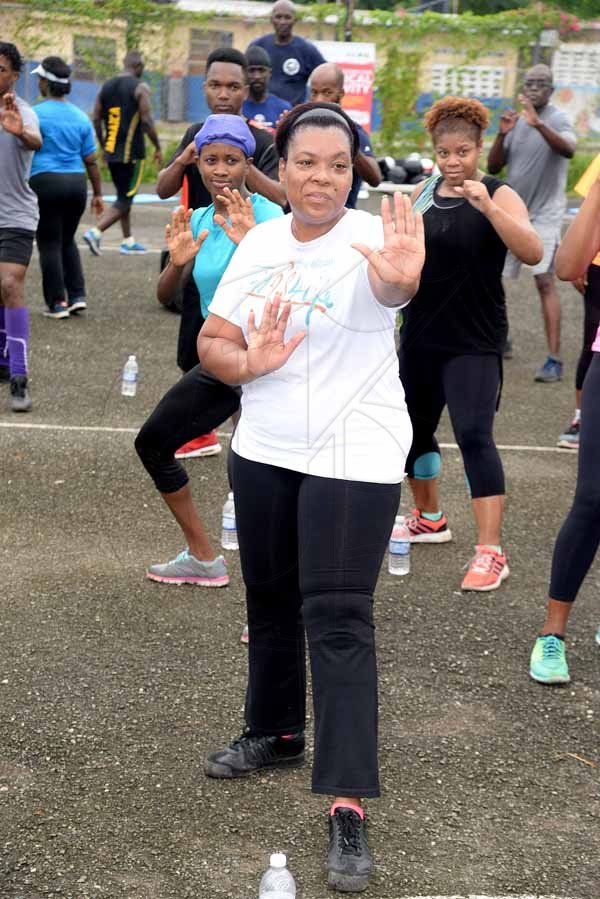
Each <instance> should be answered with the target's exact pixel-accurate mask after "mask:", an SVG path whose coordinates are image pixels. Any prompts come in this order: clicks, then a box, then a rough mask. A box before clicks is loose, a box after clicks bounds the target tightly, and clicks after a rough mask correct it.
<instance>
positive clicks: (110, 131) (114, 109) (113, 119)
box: [104, 106, 121, 153]
mask: <svg viewBox="0 0 600 899" xmlns="http://www.w3.org/2000/svg"><path fill="white" fill-rule="evenodd" d="M120 124H121V107H120V106H111V107H109V110H108V116H107V122H106V143H105V144H104V149H105V150H106V152H107V153H114V152H115V147H116V145H117V135H118V133H119V125H120Z"/></svg>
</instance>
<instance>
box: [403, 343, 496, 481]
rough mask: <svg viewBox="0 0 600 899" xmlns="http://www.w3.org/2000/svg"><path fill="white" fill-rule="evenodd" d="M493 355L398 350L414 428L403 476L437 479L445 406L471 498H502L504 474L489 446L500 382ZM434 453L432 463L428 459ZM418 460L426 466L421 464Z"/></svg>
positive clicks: (492, 446) (492, 447) (494, 447)
mask: <svg viewBox="0 0 600 899" xmlns="http://www.w3.org/2000/svg"><path fill="white" fill-rule="evenodd" d="M500 365H501V363H500V361H499V359H498V356H492V355H490V356H442V355H438V356H436V355H435V354H414V353H406V352H404V351H401V352H400V380H401V381H402V384H403V386H404V392H405V394H406V404H407V407H408V414H409V415H410V419H411V421H412V426H413V442H412V447H411V450H410V453H409V454H408V459H407V460H406V472H407V474H408V476H409V478H414V477H416V478H417V479H422V480H428V479H430V478H432V477H435V476H436V471H435V468H436V466H435V458H436V457H437V458H439V452H440V449H439V445H438V442H437V440H436V439H435V432H436V430H437V427H438V424H439V420H440V416H441V414H442V411H443V409H444V406H446V405H447V406H448V412H449V414H450V421H451V422H452V428H453V430H454V435H455V437H456V442H457V443H458V446H459V448H460V451H461V453H462V457H463V463H464V466H465V472H466V475H467V480H468V482H469V487H470V490H471V496H472V497H473V499H478V498H481V497H485V496H503V495H504V492H505V484H504V471H503V468H502V462H501V460H500V455H499V453H498V450H497V449H496V444H495V443H494V437H493V428H494V416H495V414H496V407H497V403H498V397H499V392H500V384H501V368H500ZM430 454H435V455H434V457H433V458H434V463H433V465H432V463H431V458H432V457H431V456H430ZM423 462H426V463H427V464H426V465H425V466H423Z"/></svg>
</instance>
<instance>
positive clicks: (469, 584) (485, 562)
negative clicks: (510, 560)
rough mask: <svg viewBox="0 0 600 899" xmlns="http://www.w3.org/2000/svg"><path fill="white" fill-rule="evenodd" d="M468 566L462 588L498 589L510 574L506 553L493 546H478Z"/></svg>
mask: <svg viewBox="0 0 600 899" xmlns="http://www.w3.org/2000/svg"><path fill="white" fill-rule="evenodd" d="M468 567H469V570H468V571H467V573H466V575H465V577H464V580H463V582H462V584H461V585H460V587H461V590H479V591H481V592H483V591H486V590H497V589H498V587H499V586H500V584H501V583H502V581H504V580H506V578H507V577H508V575H509V574H510V571H509V570H508V565H507V564H506V553H499V552H496V550H495V549H492V547H491V546H476V547H475V555H474V556H473V558H472V559H471V561H470V562H469V566H468Z"/></svg>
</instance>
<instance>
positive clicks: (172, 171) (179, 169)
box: [156, 141, 196, 200]
mask: <svg viewBox="0 0 600 899" xmlns="http://www.w3.org/2000/svg"><path fill="white" fill-rule="evenodd" d="M195 158H196V145H195V144H194V141H191V142H190V143H189V144H188V145H187V147H186V148H185V150H184V151H183V152H182V153H180V154H179V156H177V157H176V158H175V159H174V160H173V162H172V163H171V164H170V165H168V166H165V168H164V169H162V171H160V172H159V173H158V180H157V182H156V193H157V194H158V196H159V197H160V198H161V200H167V199H168V198H169V197H173V196H174V195H175V194H176V193H178V191H180V190H181V185H182V184H183V176H184V175H185V170H186V168H187V167H188V165H191V164H192V163H193V161H194V159H195Z"/></svg>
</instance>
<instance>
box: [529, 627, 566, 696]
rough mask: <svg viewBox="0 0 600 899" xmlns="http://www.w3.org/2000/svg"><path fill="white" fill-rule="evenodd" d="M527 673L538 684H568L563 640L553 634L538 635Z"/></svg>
mask: <svg viewBox="0 0 600 899" xmlns="http://www.w3.org/2000/svg"><path fill="white" fill-rule="evenodd" d="M529 674H530V675H531V677H532V678H533V679H534V680H536V681H538V683H540V684H568V683H569V681H570V680H571V677H570V675H569V666H568V665H567V656H566V653H565V641H564V640H561V639H560V637H556V636H555V635H554V634H546V635H545V636H543V637H538V638H537V640H536V641H535V643H534V645H533V651H532V653H531V660H530V663H529Z"/></svg>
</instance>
